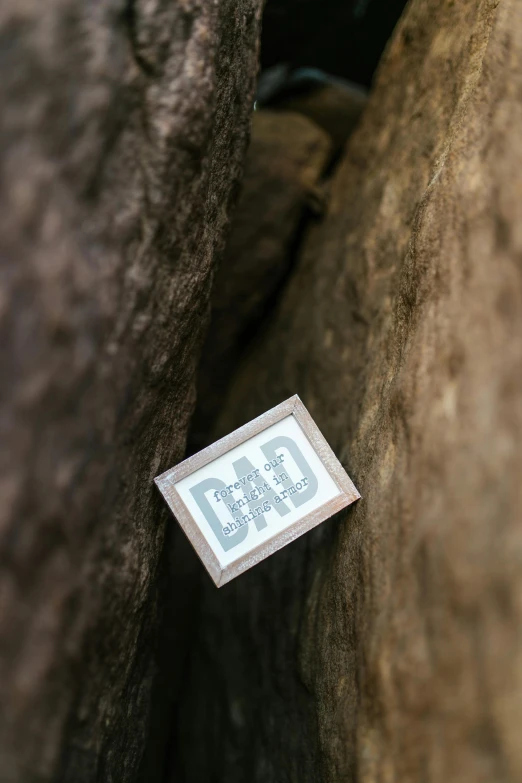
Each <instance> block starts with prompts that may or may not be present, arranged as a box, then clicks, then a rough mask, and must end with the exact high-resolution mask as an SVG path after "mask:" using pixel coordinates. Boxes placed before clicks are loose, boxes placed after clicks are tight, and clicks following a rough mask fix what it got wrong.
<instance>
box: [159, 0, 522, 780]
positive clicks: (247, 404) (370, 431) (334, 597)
mask: <svg viewBox="0 0 522 783" xmlns="http://www.w3.org/2000/svg"><path fill="white" fill-rule="evenodd" d="M521 121H522V7H521V5H520V3H517V2H516V0H500V2H499V0H461V1H460V2H458V3H454V2H451V3H450V2H444V1H443V0H436V1H435V2H434V1H433V0H413V2H411V3H410V5H409V6H408V8H407V11H406V13H405V16H404V17H403V19H402V21H401V23H400V24H399V26H398V28H397V30H396V32H395V35H394V38H393V41H392V43H391V45H390V46H389V48H388V51H387V54H386V56H385V59H384V61H383V63H382V64H381V66H380V71H379V75H378V78H377V81H376V84H375V87H374V90H373V93H372V96H371V99H370V103H369V106H368V108H367V110H366V113H365V115H364V117H363V120H362V123H361V125H360V127H359V129H358V131H356V133H355V136H354V137H353V138H352V140H351V143H350V144H349V146H348V149H347V151H346V154H345V156H344V159H343V160H342V163H341V165H340V167H339V169H338V171H337V173H336V174H335V177H334V181H333V184H332V196H331V202H330V206H329V210H328V214H327V216H326V218H325V220H324V221H323V222H322V224H321V225H320V226H318V227H312V228H311V230H310V231H309V234H308V236H307V238H306V241H305V243H304V248H303V250H302V252H301V254H300V258H299V261H298V265H297V268H296V269H295V271H294V273H293V275H292V278H291V281H290V283H289V285H288V287H287V289H286V290H285V292H284V294H283V295H282V297H281V300H280V301H279V303H278V306H277V308H276V310H275V312H274V313H273V315H272V317H271V318H270V319H269V322H268V321H266V322H265V323H264V325H263V329H262V330H261V331H260V333H259V335H258V338H257V340H256V341H255V342H254V343H253V344H252V345H250V346H249V348H248V355H247V357H246V358H245V360H244V361H243V363H242V365H241V367H240V369H239V371H238V373H237V376H236V378H235V381H234V384H233V388H232V391H231V393H230V394H229V395H228V397H227V401H226V404H225V406H224V410H223V412H222V416H221V421H220V424H219V426H218V428H217V430H216V431H215V432H214V435H215V436H217V435H221V434H223V433H224V432H227V431H230V430H231V429H233V428H234V427H236V426H238V425H240V424H242V423H244V422H245V421H247V420H249V419H250V418H251V417H253V416H255V415H257V414H259V413H261V412H262V411H264V410H266V409H267V408H269V407H270V406H272V405H274V404H276V403H278V402H280V401H281V400H283V399H285V398H287V397H289V396H290V395H291V394H294V393H296V392H297V393H298V394H299V395H300V396H301V397H302V398H303V400H304V402H305V404H306V405H307V406H308V407H309V409H310V411H311V413H312V415H313V416H314V417H315V419H316V420H317V422H318V424H319V426H320V427H321V429H322V430H323V432H324V434H325V435H326V437H327V439H328V440H329V442H330V443H331V445H332V446H333V448H334V450H335V451H336V453H337V454H338V456H339V457H340V459H341V461H342V462H343V464H344V465H345V466H346V468H347V469H348V471H349V473H350V475H351V476H352V477H353V478H354V480H355V483H356V485H357V486H358V488H359V489H360V491H361V493H362V496H363V499H362V500H361V501H360V502H359V503H358V504H356V506H355V507H351V508H350V510H348V511H347V512H343V513H341V514H340V515H338V516H337V517H336V518H335V519H333V520H331V521H329V522H326V523H324V524H323V525H321V526H320V527H319V528H317V529H315V530H314V531H312V532H311V533H308V534H307V535H306V536H304V537H303V538H301V539H300V540H299V541H297V542H295V543H293V544H292V545H290V546H288V547H286V548H285V549H283V550H282V551H280V552H278V553H277V554H276V555H274V556H273V557H272V558H269V559H268V560H266V561H264V562H263V563H261V564H259V565H258V566H256V567H255V568H254V569H252V570H251V571H250V572H248V573H247V574H245V575H244V576H242V577H241V578H240V579H238V580H237V581H235V582H232V583H230V584H229V585H227V586H226V587H224V588H223V589H222V590H221V591H219V592H218V591H216V590H215V589H214V587H213V585H211V584H210V581H209V580H208V578H207V577H206V576H205V575H203V576H202V577H201V578H202V579H203V580H205V582H204V593H203V603H202V607H201V621H200V624H199V628H198V630H197V634H196V637H195V640H194V644H193V650H192V655H191V667H190V672H189V673H188V674H187V676H186V678H185V681H184V690H183V695H182V699H181V705H180V709H179V714H178V726H179V727H180V729H179V732H180V737H179V753H180V754H181V755H180V757H179V758H178V765H177V770H178V773H179V775H180V777H179V778H178V777H176V776H174V777H172V780H177V779H181V780H190V781H200V780H201V781H203V780H211V779H212V780H223V781H224V780H226V781H227V783H234V782H235V781H237V783H243V781H245V780H249V781H252V782H253V781H258V782H259V783H266V781H282V780H288V781H299V783H306V782H307V781H310V782H311V781H322V782H324V783H326V782H328V781H332V783H333V781H335V782H336V783H337V782H338V781H367V783H370V782H371V781H401V783H408V782H410V781H411V783H419V781H422V782H423V783H424V782H426V783H428V781H429V782H430V783H431V782H433V783H450V781H451V782H454V783H481V782H482V781H483V782H484V783H490V782H491V781H495V782H496V783H497V781H498V783H500V781H513V783H514V781H518V780H520V779H521V778H522V745H521V744H520V741H519V739H520V738H519V734H520V726H521V725H522V698H521V693H522V664H521V662H522V637H521V633H520V628H521V627H522V604H521V602H520V595H521V591H522V567H521V566H522V548H521V538H520V524H521V521H522V520H521V510H522V494H521V487H522V483H521V476H522V453H521V450H520V443H521V442H522V387H521V383H520V380H521V378H522V333H521V329H520V323H521V316H522V275H521V272H522V268H521V264H522V231H521V228H520V227H521V225H522V220H521V206H520V205H521V204H522V135H521V132H520V128H521ZM201 743H203V745H204V748H205V752H204V753H195V752H194V748H196V747H197V746H198V745H200V744H201Z"/></svg>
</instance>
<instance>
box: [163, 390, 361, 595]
mask: <svg viewBox="0 0 522 783" xmlns="http://www.w3.org/2000/svg"><path fill="white" fill-rule="evenodd" d="M155 482H156V484H157V486H158V487H159V489H160V491H161V493H162V495H163V496H164V498H165V500H166V501H167V503H168V505H169V506H170V508H171V510H172V512H173V514H174V515H175V517H176V518H177V520H178V522H179V524H180V525H181V527H182V528H183V530H184V532H185V534H186V535H187V537H188V539H189V540H190V542H191V544H192V546H193V547H194V549H195V550H196V552H197V554H198V556H199V558H200V559H201V561H202V562H203V564H204V566H205V567H206V569H207V571H208V572H209V574H210V576H211V577H212V579H213V580H214V582H215V584H216V585H217V586H218V587H221V586H222V585H224V584H226V583H227V582H229V581H230V580H231V579H234V577H236V576H239V574H241V573H243V571H246V570H247V569H249V568H251V567H252V566H254V565H256V564H257V563H259V562H260V561H261V560H263V559H264V558H265V557H268V556H269V555H271V554H273V553H274V552H276V551H277V550H278V549H281V547H283V546H285V545H286V544H288V543H290V541H293V540H294V539H296V538H298V537H299V536H301V535H302V534H303V533H306V532H307V531H308V530H311V528H313V527H315V526H316V525H318V524H319V523H320V522H323V521H324V520H325V519H327V518H328V517H330V516H332V514H335V513H336V512H337V511H340V510H341V509H342V508H345V507H346V506H348V505H350V503H353V502H354V501H355V500H357V499H358V498H359V497H360V495H359V493H358V491H357V490H356V488H355V486H354V485H353V483H352V481H351V479H350V477H349V476H348V474H347V473H346V471H345V470H344V468H343V467H342V465H341V463H340V462H339V460H338V459H337V458H336V456H335V454H334V453H333V451H332V449H331V448H330V446H329V445H328V443H327V442H326V440H325V439H324V437H323V436H322V434H321V432H320V431H319V429H318V427H317V425H316V424H315V422H314V421H313V419H312V417H311V416H310V414H309V413H308V411H307V410H306V408H305V406H304V405H303V403H302V402H301V400H300V399H299V397H298V396H297V395H296V396H294V397H291V398H290V399H289V400H286V401H285V402H282V403H281V404H280V405H277V406H276V407H275V408H272V410H270V411H268V412H267V413H264V414H263V415H262V416H259V417H258V418H257V419H253V421H250V422H249V423H248V424H245V425H244V426H243V427H240V428H239V429H238V430H235V431H234V432H232V433H230V435H227V436H226V437H224V438H222V439H221V440H218V441H217V442H216V443H213V444H212V445H211V446H209V447H208V448H206V449H203V451H200V452H199V453H198V454H194V455H193V456H192V457H189V458H188V459H186V460H185V461H184V462H181V463H180V464H179V465H177V466H176V467H174V468H171V469H170V470H167V471H166V472H165V473H162V474H161V476H158V477H157V478H156V479H155Z"/></svg>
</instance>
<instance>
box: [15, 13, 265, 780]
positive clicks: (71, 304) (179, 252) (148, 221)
mask: <svg viewBox="0 0 522 783" xmlns="http://www.w3.org/2000/svg"><path fill="white" fill-rule="evenodd" d="M260 5H261V3H260V0H239V2H237V0H235V1H233V0H217V1H216V2H213V3H209V2H206V0H183V1H182V0H179V1H178V2H168V1H167V0H154V2H145V1H144V0H143V1H142V0H109V1H108V2H104V3H90V2H82V0H51V2H47V3H45V4H42V3H40V2H34V1H33V0H21V2H20V0H18V1H17V2H15V1H14V0H12V1H11V0H9V2H5V3H3V4H2V9H1V10H0V53H1V55H2V82H1V85H0V116H1V129H0V144H1V147H2V154H3V158H2V163H1V165H2V169H1V193H0V199H1V201H0V243H1V247H0V259H1V271H2V296H1V305H0V310H1V312H0V329H1V335H2V346H3V352H2V372H1V375H0V378H1V381H0V384H1V394H2V414H1V427H2V445H3V452H4V453H3V456H2V462H3V465H2V482H1V509H2V521H1V525H0V558H1V570H0V702H1V704H2V718H1V720H0V770H1V778H2V781H3V783H20V782H21V781H23V782H24V783H26V781H27V782H29V781H58V780H59V781H71V783H72V782H74V783H81V782H82V781H95V780H96V781H103V783H108V782H109V781H115V783H116V782H117V783H120V782H123V781H133V780H136V779H137V777H138V774H139V769H140V763H141V760H142V757H143V754H144V749H145V745H146V738H147V733H148V726H149V718H150V715H149V712H150V698H151V687H152V683H153V681H154V678H155V676H156V675H157V672H156V671H155V667H156V660H155V651H156V647H157V641H158V629H159V627H160V625H161V623H162V622H163V623H164V624H165V623H170V622H171V619H170V618H162V613H161V608H162V606H163V605H164V592H163V590H164V583H163V581H162V579H163V577H162V569H163V559H162V558H163V552H164V546H165V545H164V529H165V522H166V519H167V513H166V511H165V510H164V508H163V504H162V503H161V501H160V498H159V495H158V494H157V493H156V492H155V490H154V489H153V483H152V480H153V477H154V476H155V475H157V474H158V473H159V472H161V471H162V470H165V469H166V468H168V467H170V466H171V465H172V464H173V463H174V462H175V461H177V460H179V459H180V458H182V456H183V454H184V448H185V439H186V432H187V425H188V420H189V416H190V413H191V411H192V408H193V404H194V373H195V367H196V363H197V357H198V352H199V347H200V343H201V339H202V334H203V328H204V325H205V323H206V320H207V313H208V300H209V291H210V285H211V280H212V273H213V268H214V265H215V259H216V255H217V253H218V252H219V250H220V248H221V246H222V243H223V237H224V230H225V226H226V222H227V217H228V213H229V211H230V205H231V203H232V200H233V198H234V193H235V190H236V186H237V183H238V180H239V177H240V173H241V167H242V161H243V156H244V152H245V146H246V140H247V133H248V125H249V117H250V112H251V109H252V105H253V93H254V82H255V74H256V68H257V41H258V34H259V21H260ZM142 772H143V779H144V780H147V781H153V780H154V779H155V773H152V772H151V771H150V770H149V771H147V769H145V770H143V769H142Z"/></svg>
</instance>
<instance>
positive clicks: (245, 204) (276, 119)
mask: <svg viewBox="0 0 522 783" xmlns="http://www.w3.org/2000/svg"><path fill="white" fill-rule="evenodd" d="M331 150H332V144H331V141H330V138H329V136H328V135H327V134H326V133H325V132H324V131H322V130H321V129H320V128H318V127H317V126H316V125H315V124H314V123H313V122H311V121H310V120H309V119H307V118H306V117H303V116H301V115H299V114H295V113H290V112H288V113H286V112H271V111H256V112H254V115H253V117H252V133H251V139H250V147H249V150H248V153H247V159H246V164H245V174H244V178H243V181H242V185H241V197H240V199H239V202H238V205H237V209H236V210H235V211H234V218H233V221H232V226H231V231H230V237H229V240H228V243H227V248H226V251H225V254H224V257H223V259H222V261H221V262H220V264H219V267H218V270H217V272H216V275H215V279H214V284H213V287H212V315H211V321H212V328H211V329H210V330H209V332H208V335H207V339H206V341H205V346H204V349H203V353H202V357H201V362H200V367H199V370H198V383H197V385H198V388H199V389H200V392H201V393H200V394H199V395H198V400H197V406H196V411H195V414H194V418H193V420H192V423H191V434H190V439H189V449H190V451H198V450H199V449H200V448H203V447H204V446H207V445H208V442H207V439H208V436H209V432H210V431H211V430H212V428H213V426H214V420H215V418H216V416H217V415H218V414H219V413H220V411H221V409H222V406H223V400H224V394H225V392H226V390H227V388H228V385H229V383H230V380H231V378H232V377H233V374H234V371H235V368H236V366H237V363H238V360H239V359H240V357H241V354H242V352H243V351H244V349H245V345H248V338H249V335H253V334H255V333H256V331H257V328H258V324H259V320H260V319H261V318H263V315H264V313H265V312H266V310H267V309H269V305H270V303H271V302H273V300H274V299H275V298H277V297H278V293H279V292H280V290H281V289H282V287H283V285H284V282H285V280H286V276H287V274H288V272H289V269H290V267H291V265H292V262H293V260H294V259H293V255H294V254H293V252H292V250H293V248H294V247H296V246H298V243H299V238H300V235H301V229H302V225H303V221H306V217H307V216H309V214H310V213H311V212H312V210H314V209H315V210H320V209H323V208H324V197H323V192H322V189H321V184H322V183H321V178H322V175H323V173H324V171H325V169H326V166H327V164H328V163H329V160H330V155H331Z"/></svg>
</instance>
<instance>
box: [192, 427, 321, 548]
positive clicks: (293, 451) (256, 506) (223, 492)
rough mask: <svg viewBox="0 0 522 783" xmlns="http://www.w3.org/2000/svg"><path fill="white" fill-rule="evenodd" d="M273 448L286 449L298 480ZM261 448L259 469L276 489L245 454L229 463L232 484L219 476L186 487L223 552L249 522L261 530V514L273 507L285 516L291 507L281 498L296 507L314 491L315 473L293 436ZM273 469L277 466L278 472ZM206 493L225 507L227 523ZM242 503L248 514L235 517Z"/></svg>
mask: <svg viewBox="0 0 522 783" xmlns="http://www.w3.org/2000/svg"><path fill="white" fill-rule="evenodd" d="M277 449H285V450H286V451H287V452H288V454H289V455H290V457H291V458H292V461H293V462H294V463H295V465H296V466H297V468H298V470H299V471H300V475H301V478H300V479H299V481H296V482H295V483H294V482H293V481H292V480H291V478H290V476H289V474H288V469H287V470H283V469H282V468H281V467H280V466H281V465H282V463H283V462H284V460H285V455H284V454H277V453H276V450H277ZM261 451H262V452H263V454H264V456H265V458H266V459H267V462H266V463H265V465H264V466H263V470H264V471H265V473H271V478H272V481H273V483H274V484H275V485H276V487H277V492H276V490H275V489H274V487H272V486H271V484H269V482H268V481H267V480H266V479H261V478H260V475H261V470H260V468H256V467H254V465H252V463H251V462H250V460H249V459H248V458H247V457H240V458H239V459H237V460H234V461H233V462H232V467H233V469H234V472H235V474H236V477H237V481H235V482H234V483H233V484H228V485H227V484H225V482H224V481H222V480H221V479H219V478H217V477H215V478H214V477H211V478H206V479H204V480H203V481H200V482H199V483H198V484H196V485H195V486H193V487H191V488H190V492H191V494H192V497H193V498H194V500H195V501H196V503H197V504H198V506H199V508H200V510H201V512H202V513H203V515H204V517H205V519H206V520H207V522H208V524H209V525H210V527H211V528H212V531H213V532H214V534H215V536H216V538H217V540H218V541H219V543H220V545H221V547H222V548H223V550H224V551H225V552H228V551H230V549H232V548H233V547H235V546H237V545H238V544H240V543H241V542H242V541H244V540H245V538H246V536H247V533H248V525H249V523H250V522H254V523H255V526H256V528H257V530H258V531H259V530H263V529H264V528H266V527H267V524H268V523H267V521H266V519H265V514H268V513H270V512H271V511H272V510H274V511H276V512H277V513H278V514H279V516H280V517H283V516H286V514H289V513H290V511H291V508H290V507H289V506H288V505H287V503H286V502H285V501H287V500H289V501H290V502H291V503H292V505H293V506H294V508H297V507H299V506H302V505H303V503H307V502H308V501H309V500H311V499H312V498H313V497H314V495H315V494H316V493H317V489H318V481H317V476H316V475H315V473H314V471H313V470H312V468H311V467H310V465H309V463H308V461H307V460H306V458H305V456H304V454H303V453H302V451H301V449H300V448H299V446H298V445H297V443H296V442H295V440H294V439H293V438H290V437H288V436H287V435H279V436H277V437H275V438H272V439H271V440H269V441H268V442H267V443H264V444H263V445H262V446H261ZM276 468H279V469H280V472H279V473H278V472H277V470H276ZM253 482H256V484H254V483H253ZM241 489H242V490H243V496H242V497H241V498H239V499H236V498H235V496H234V490H241ZM208 493H211V498H212V501H213V503H214V505H216V504H217V503H223V507H222V508H225V509H226V512H227V514H228V515H230V517H231V520H230V522H228V524H226V525H224V526H223V525H222V523H221V521H220V519H219V517H218V515H217V514H216V511H215V510H214V508H213V507H212V505H211V502H210V500H209V498H208V497H207V494H208ZM245 506H247V507H248V509H249V511H248V513H245V514H242V515H241V516H236V514H238V513H240V511H239V510H240V509H241V508H244V507H245Z"/></svg>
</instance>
